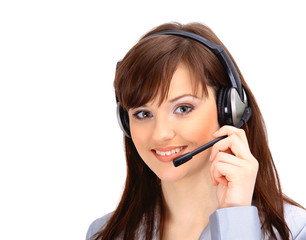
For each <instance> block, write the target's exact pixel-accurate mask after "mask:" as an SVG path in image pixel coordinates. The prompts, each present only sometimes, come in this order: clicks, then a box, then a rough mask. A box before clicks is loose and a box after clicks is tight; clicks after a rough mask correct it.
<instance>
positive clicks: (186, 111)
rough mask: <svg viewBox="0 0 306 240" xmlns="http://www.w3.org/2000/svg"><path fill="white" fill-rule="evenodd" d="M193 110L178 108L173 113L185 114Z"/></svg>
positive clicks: (187, 107)
mask: <svg viewBox="0 0 306 240" xmlns="http://www.w3.org/2000/svg"><path fill="white" fill-rule="evenodd" d="M192 110H193V107H191V106H179V107H178V108H176V109H175V112H176V113H178V114H187V113H189V112H191V111H192Z"/></svg>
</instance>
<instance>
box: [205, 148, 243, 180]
mask: <svg viewBox="0 0 306 240" xmlns="http://www.w3.org/2000/svg"><path fill="white" fill-rule="evenodd" d="M244 167H246V161H244V160H242V159H239V158H237V157H235V156H233V155H231V154H227V153H224V152H220V153H218V155H217V157H216V159H215V160H214V161H213V162H212V165H211V167H210V175H211V178H212V181H213V184H214V185H217V184H218V183H223V184H224V183H225V182H224V180H226V182H228V180H232V178H231V177H230V176H231V175H237V173H238V171H239V169H241V168H244ZM234 170H235V172H233V171H234Z"/></svg>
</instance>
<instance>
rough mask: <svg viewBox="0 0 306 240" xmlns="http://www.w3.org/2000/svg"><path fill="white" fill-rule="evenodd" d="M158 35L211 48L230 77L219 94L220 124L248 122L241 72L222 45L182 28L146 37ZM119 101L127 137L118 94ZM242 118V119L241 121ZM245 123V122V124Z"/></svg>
mask: <svg viewBox="0 0 306 240" xmlns="http://www.w3.org/2000/svg"><path fill="white" fill-rule="evenodd" d="M156 35H175V36H180V37H185V38H190V39H193V40H195V41H197V42H199V43H201V44H202V45H204V46H206V47H207V48H208V49H210V50H211V51H212V52H213V53H214V54H215V55H216V56H217V58H218V59H219V61H220V62H221V63H222V65H223V67H224V69H225V71H226V72H227V75H228V77H229V81H230V85H229V86H228V87H223V88H221V89H220V90H219V92H218V95H217V108H218V121H219V124H220V126H223V125H232V126H236V125H237V124H238V125H241V124H240V122H244V123H245V122H246V121H245V120H244V119H243V116H244V115H245V113H246V112H247V113H249V116H248V118H247V120H248V119H249V118H250V115H251V109H250V108H249V107H248V100H247V95H246V93H245V91H244V89H243V87H242V85H241V81H240V78H239V74H238V72H237V69H236V68H235V65H234V64H233V62H232V60H231V58H230V57H229V55H228V54H227V52H226V51H225V50H224V49H223V47H222V46H221V45H216V44H214V43H213V42H211V41H209V40H208V39H206V38H204V37H202V36H200V35H197V34H195V33H192V32H186V31H180V30H169V31H162V32H157V33H154V34H152V35H149V36H147V37H146V38H149V37H152V36H156ZM119 64H120V61H119V62H117V66H116V69H117V68H118V67H119ZM116 102H117V118H118V122H119V125H120V127H121V129H122V131H123V132H124V134H125V135H126V136H127V137H131V132H130V124H129V116H128V113H127V111H126V110H124V109H123V107H122V106H121V105H120V102H119V100H118V98H117V96H116ZM241 120H242V121H241ZM244 123H243V124H244Z"/></svg>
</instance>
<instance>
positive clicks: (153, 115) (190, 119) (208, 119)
mask: <svg viewBox="0 0 306 240" xmlns="http://www.w3.org/2000/svg"><path fill="white" fill-rule="evenodd" d="M193 82H194V80H193V79H192V75H191V73H190V71H189V69H188V68H187V66H185V65H183V64H180V65H178V67H177V69H176V71H175V73H174V74H173V76H172V79H171V83H170V86H169V92H168V94H167V98H166V99H165V100H164V101H163V102H161V103H159V102H158V101H156V99H159V98H160V96H158V95H157V98H156V99H155V101H154V100H152V101H150V102H149V103H147V104H145V105H144V106H142V107H138V108H131V109H130V110H129V119H130V129H131V136H132V139H133V142H134V144H135V146H136V149H137V152H138V153H139V155H140V157H141V158H142V159H143V161H144V162H145V163H146V164H147V166H148V167H149V168H150V169H151V170H152V171H153V172H154V173H155V174H156V175H157V176H158V177H159V179H161V180H162V181H177V180H179V179H182V178H184V177H185V175H186V174H188V175H190V176H192V177H195V176H197V175H198V177H199V179H201V178H202V176H203V175H209V165H208V162H207V161H201V159H208V157H209V154H210V151H205V152H202V153H201V154H198V155H197V156H196V157H195V159H194V161H193V162H189V163H188V164H185V165H183V166H182V167H180V168H174V167H173V163H172V161H173V160H174V158H176V157H179V156H180V155H182V154H183V153H185V152H188V151H189V152H190V151H192V150H194V149H196V148H198V147H200V146H201V145H203V144H205V143H206V142H208V141H210V140H212V139H214V137H213V133H214V132H215V131H217V129H218V128H219V124H218V117H217V107H216V99H215V96H214V95H215V94H214V91H213V89H212V88H211V87H207V90H208V92H207V94H208V95H206V94H204V93H203V92H202V91H201V90H200V89H201V88H200V86H198V88H197V89H199V91H197V92H198V93H197V94H198V96H197V94H196V93H194V88H193V84H192V83H193ZM139 115H141V116H142V117H139ZM197 159H198V160H197ZM157 160H159V161H157Z"/></svg>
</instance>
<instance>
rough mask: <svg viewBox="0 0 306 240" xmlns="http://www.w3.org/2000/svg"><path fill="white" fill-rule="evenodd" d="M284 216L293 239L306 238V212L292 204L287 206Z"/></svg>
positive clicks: (285, 206)
mask: <svg viewBox="0 0 306 240" xmlns="http://www.w3.org/2000/svg"><path fill="white" fill-rule="evenodd" d="M284 215H285V220H286V222H287V225H288V227H289V229H290V231H291V233H292V235H293V239H299V237H302V236H306V210H304V209H302V208H300V207H297V206H294V205H291V204H285V205H284ZM304 234H305V235H304Z"/></svg>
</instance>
